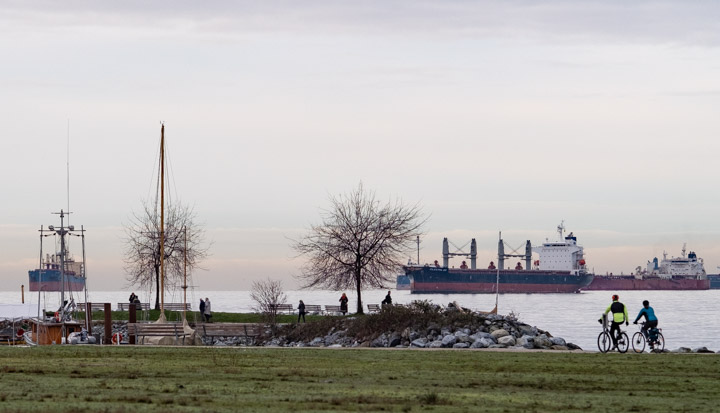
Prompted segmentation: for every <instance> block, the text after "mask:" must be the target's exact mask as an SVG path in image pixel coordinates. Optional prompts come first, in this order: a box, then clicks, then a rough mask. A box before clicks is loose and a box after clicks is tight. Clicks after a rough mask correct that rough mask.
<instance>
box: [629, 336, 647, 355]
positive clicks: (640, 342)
mask: <svg viewBox="0 0 720 413" xmlns="http://www.w3.org/2000/svg"><path fill="white" fill-rule="evenodd" d="M632 348H633V351H634V352H636V353H642V352H643V351H645V336H643V335H642V333H640V332H637V333H635V334H633V339H632Z"/></svg>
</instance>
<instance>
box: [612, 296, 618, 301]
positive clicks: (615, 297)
mask: <svg viewBox="0 0 720 413" xmlns="http://www.w3.org/2000/svg"><path fill="white" fill-rule="evenodd" d="M619 298H620V297H618V295H617V294H613V296H612V300H613V301H617V300H618V299H619Z"/></svg>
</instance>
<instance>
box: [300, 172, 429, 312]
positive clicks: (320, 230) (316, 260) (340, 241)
mask: <svg viewBox="0 0 720 413" xmlns="http://www.w3.org/2000/svg"><path fill="white" fill-rule="evenodd" d="M330 202H331V207H330V209H329V210H326V211H323V212H322V213H321V216H322V223H321V224H320V225H313V226H311V227H310V233H309V234H308V235H306V236H305V237H303V238H302V239H300V240H299V241H295V242H294V245H293V248H294V249H295V251H297V252H298V253H299V254H300V255H304V256H307V257H308V260H307V262H306V263H305V264H304V265H303V268H302V273H301V275H300V278H301V279H303V280H305V282H306V283H305V287H306V288H329V289H332V290H343V289H347V288H353V287H354V288H355V290H356V292H357V297H358V299H357V312H358V313H359V314H362V313H363V308H362V299H361V290H362V288H363V287H372V288H383V287H385V283H387V282H389V281H391V278H390V277H391V276H392V275H394V274H396V272H397V271H399V270H400V269H401V267H402V260H403V258H404V254H405V253H406V252H407V251H409V250H411V249H412V245H413V243H414V241H415V240H416V237H417V236H418V235H420V229H421V227H422V226H423V225H424V224H425V221H426V218H424V216H423V214H422V212H421V210H420V207H419V206H418V205H414V206H405V205H403V204H402V202H400V201H395V202H392V201H388V203H387V204H384V205H381V204H380V202H379V201H377V200H376V199H375V193H374V192H367V191H365V189H364V188H363V185H362V183H360V184H359V185H358V187H357V189H356V190H354V191H352V192H351V193H349V194H347V195H345V196H343V195H341V196H339V197H331V198H330Z"/></svg>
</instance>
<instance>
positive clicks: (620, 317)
mask: <svg viewBox="0 0 720 413" xmlns="http://www.w3.org/2000/svg"><path fill="white" fill-rule="evenodd" d="M619 299H620V297H618V295H617V294H613V296H612V300H613V302H612V304H610V305H609V306H608V308H607V310H605V314H607V313H609V312H611V311H612V313H613V318H612V323H610V338H612V342H613V349H616V348H617V340H618V339H617V336H618V335H620V324H622V323H623V321H624V322H625V325H626V326H628V325H630V322H628V313H627V307H626V306H625V304H623V303H621V302H620V301H618V300H619ZM598 321H600V322H602V319H601V320H598Z"/></svg>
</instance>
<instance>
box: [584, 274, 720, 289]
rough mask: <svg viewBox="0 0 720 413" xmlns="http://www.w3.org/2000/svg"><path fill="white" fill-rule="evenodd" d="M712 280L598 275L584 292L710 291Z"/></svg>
mask: <svg viewBox="0 0 720 413" xmlns="http://www.w3.org/2000/svg"><path fill="white" fill-rule="evenodd" d="M709 289H710V280H708V279H704V280H698V279H695V278H669V279H668V278H655V277H653V278H643V279H637V278H635V277H633V276H631V275H628V276H612V275H611V276H601V275H596V276H595V278H594V279H593V281H592V282H591V283H590V285H588V286H587V287H585V288H583V290H584V291H592V290H608V291H609V290H709Z"/></svg>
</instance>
